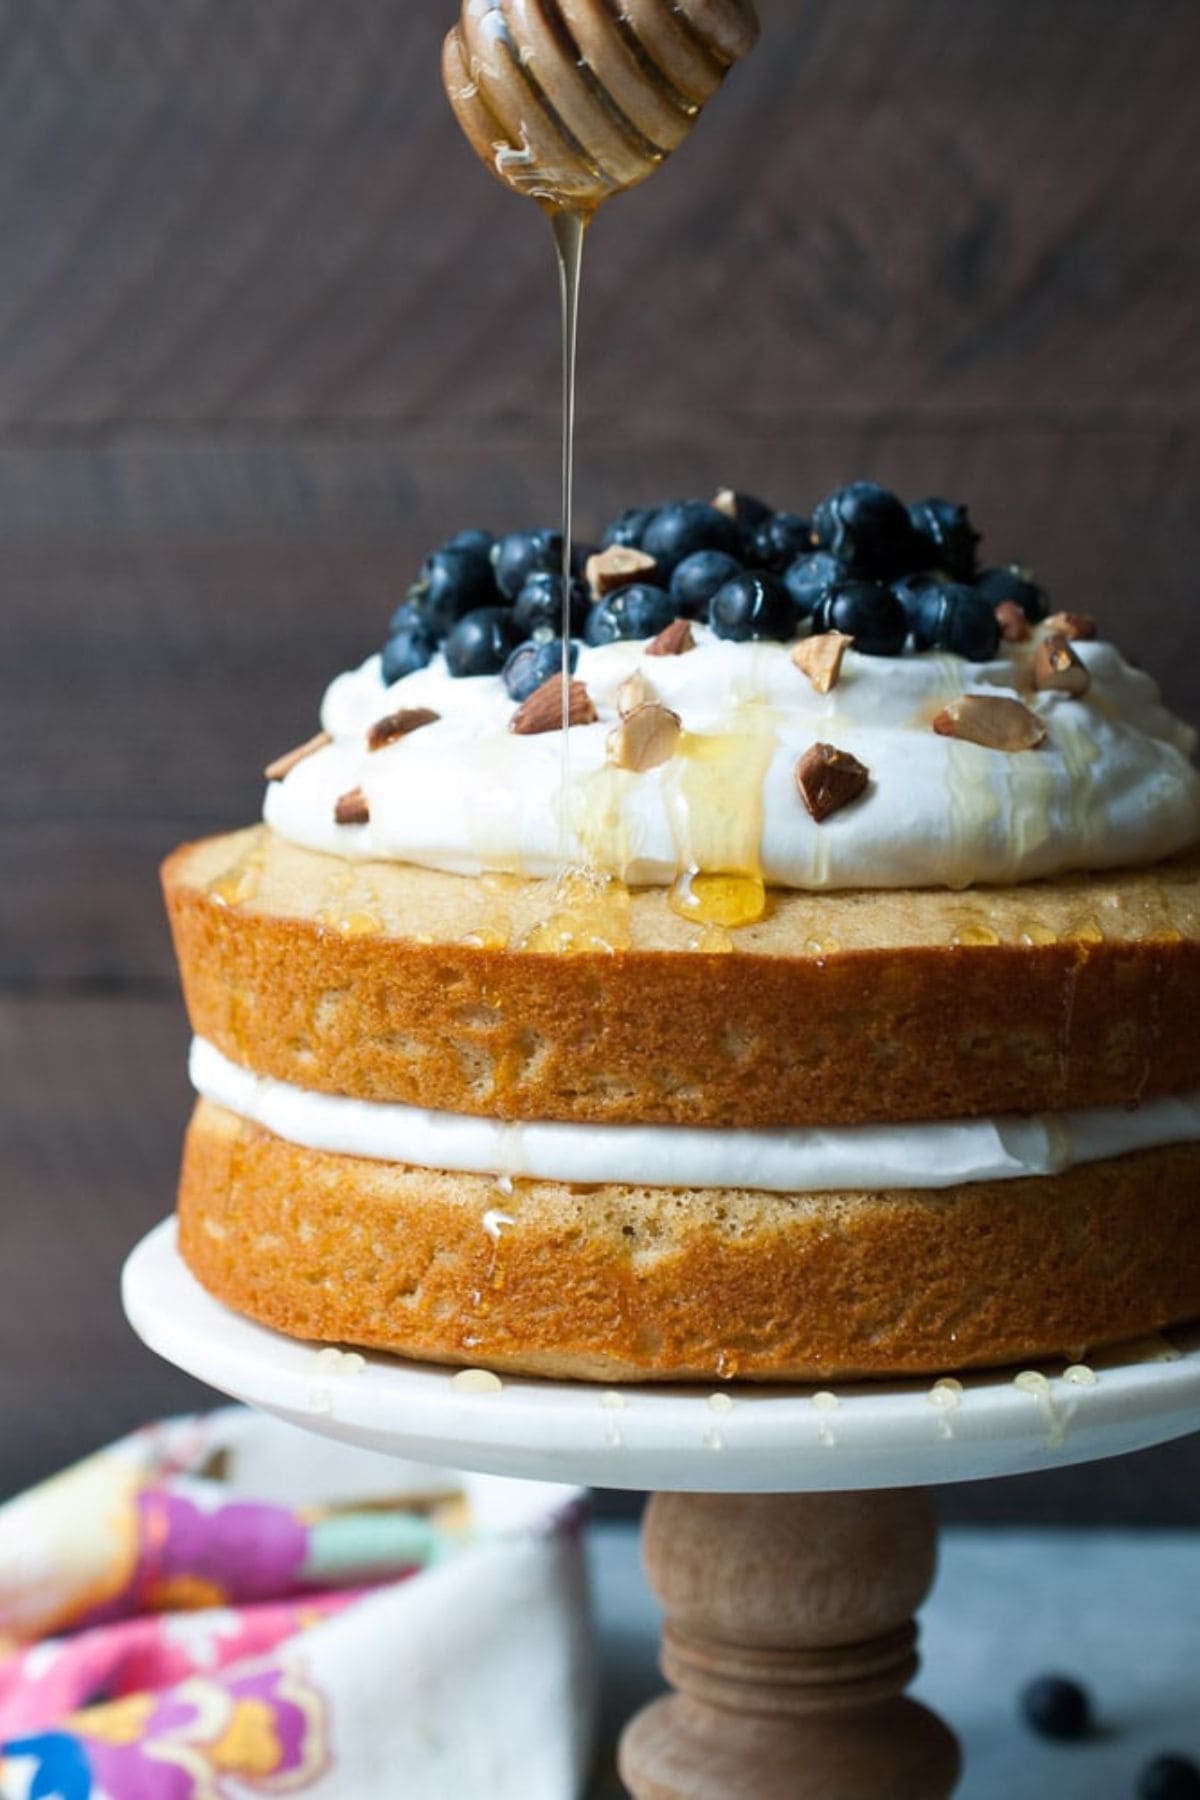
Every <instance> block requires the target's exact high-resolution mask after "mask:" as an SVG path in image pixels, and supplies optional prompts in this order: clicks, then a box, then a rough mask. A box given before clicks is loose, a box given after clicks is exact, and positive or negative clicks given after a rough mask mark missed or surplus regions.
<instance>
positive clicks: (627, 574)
mask: <svg viewBox="0 0 1200 1800" xmlns="http://www.w3.org/2000/svg"><path fill="white" fill-rule="evenodd" d="M657 567H658V564H657V563H656V562H655V560H654V558H653V557H652V556H647V555H646V552H645V551H644V550H635V549H634V548H633V547H632V545H630V544H612V545H610V546H609V548H608V549H607V550H597V552H596V554H595V555H594V556H589V557H588V559H587V564H586V569H585V573H586V575H587V584H588V587H589V588H590V589H591V591H592V595H593V597H594V598H595V599H597V600H603V598H604V596H605V594H611V593H612V592H613V591H614V589H616V588H623V587H628V586H629V584H630V582H632V581H640V580H641V579H642V577H643V576H644V575H649V573H650V571H651V570H652V569H656V568H657Z"/></svg>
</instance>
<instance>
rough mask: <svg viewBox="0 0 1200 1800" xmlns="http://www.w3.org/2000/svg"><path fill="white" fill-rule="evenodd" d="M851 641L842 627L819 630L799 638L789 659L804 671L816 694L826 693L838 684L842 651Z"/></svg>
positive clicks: (843, 659)
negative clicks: (832, 629) (812, 634)
mask: <svg viewBox="0 0 1200 1800" xmlns="http://www.w3.org/2000/svg"><path fill="white" fill-rule="evenodd" d="M853 642H854V639H853V638H852V637H847V636H846V633H845V632H844V631H822V632H820V633H819V635H818V636H817V637H807V638H801V640H800V642H799V643H798V644H797V645H796V646H795V648H794V649H793V651H792V661H793V662H794V663H795V665H796V667H797V668H798V669H799V670H800V672H801V674H802V675H807V676H808V679H809V680H810V681H811V682H812V684H813V686H814V688H815V689H816V690H817V692H818V694H828V693H831V692H832V691H833V689H834V688H835V687H836V686H837V684H838V679H839V677H840V676H841V673H842V663H843V662H844V661H845V658H846V652H847V650H848V649H849V648H850V646H851V644H852V643H853Z"/></svg>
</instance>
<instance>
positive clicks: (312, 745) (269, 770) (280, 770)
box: [263, 731, 333, 781]
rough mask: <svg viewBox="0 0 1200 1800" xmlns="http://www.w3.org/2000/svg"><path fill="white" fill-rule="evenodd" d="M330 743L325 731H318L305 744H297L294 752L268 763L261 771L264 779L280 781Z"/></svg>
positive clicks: (290, 751)
mask: <svg viewBox="0 0 1200 1800" xmlns="http://www.w3.org/2000/svg"><path fill="white" fill-rule="evenodd" d="M332 742H333V739H332V737H331V736H330V735H329V733H328V732H327V731H318V733H317V735H316V737H310V738H309V739H308V741H307V743H304V744H297V745H296V748H295V749H294V750H288V751H286V752H285V753H284V755H283V756H277V757H276V758H275V761H274V762H269V763H268V764H267V766H266V768H265V769H264V770H263V775H264V777H265V779H266V780H267V781H282V780H283V778H284V776H285V775H290V774H291V772H292V770H293V769H294V768H295V767H296V766H297V764H299V763H302V762H304V761H305V760H306V759H307V758H308V757H310V756H315V755H316V753H317V751H318V750H324V748H325V746H326V744H332Z"/></svg>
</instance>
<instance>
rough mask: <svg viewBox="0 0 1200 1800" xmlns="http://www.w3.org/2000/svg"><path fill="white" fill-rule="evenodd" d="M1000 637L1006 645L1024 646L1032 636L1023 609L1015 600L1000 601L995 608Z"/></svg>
mask: <svg viewBox="0 0 1200 1800" xmlns="http://www.w3.org/2000/svg"><path fill="white" fill-rule="evenodd" d="M996 620H997V623H998V624H999V626H1000V636H1001V637H1002V638H1003V639H1004V642H1005V643H1006V644H1024V643H1025V642H1026V641H1027V640H1028V639H1029V637H1030V636H1031V635H1032V633H1031V630H1030V625H1029V620H1028V618H1027V617H1026V616H1025V608H1024V607H1023V606H1018V604H1017V602H1016V601H1015V600H1001V602H1000V604H999V606H998V607H997V608H996Z"/></svg>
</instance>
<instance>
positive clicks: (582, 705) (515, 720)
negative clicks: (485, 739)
mask: <svg viewBox="0 0 1200 1800" xmlns="http://www.w3.org/2000/svg"><path fill="white" fill-rule="evenodd" d="M595 722H596V709H595V707H594V706H593V705H592V697H591V695H590V694H589V693H588V691H587V688H586V687H585V686H584V684H583V682H582V681H572V682H570V683H568V686H567V724H568V725H594V724H595ZM562 727H563V687H562V676H561V675H551V677H550V679H549V681H543V683H542V685H541V687H539V688H534V690H533V692H532V694H530V696H529V698H528V700H526V701H524V702H523V704H522V705H520V706H519V707H518V708H517V710H516V712H515V713H514V714H513V716H512V718H511V719H510V720H509V722H508V729H509V730H510V731H515V732H516V734H517V736H518V737H537V736H539V735H540V734H541V733H542V732H543V731H561V730H562Z"/></svg>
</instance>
